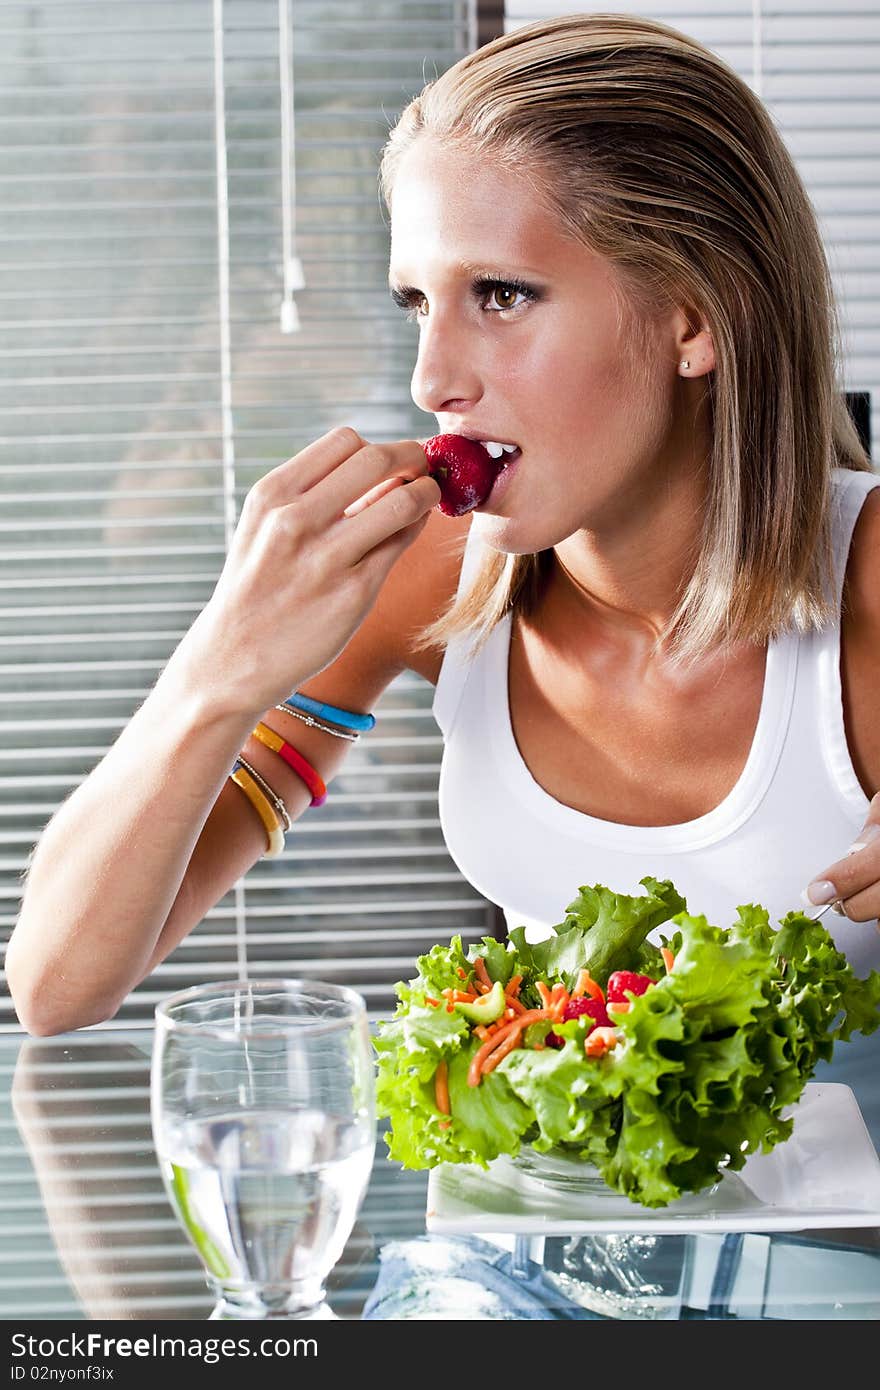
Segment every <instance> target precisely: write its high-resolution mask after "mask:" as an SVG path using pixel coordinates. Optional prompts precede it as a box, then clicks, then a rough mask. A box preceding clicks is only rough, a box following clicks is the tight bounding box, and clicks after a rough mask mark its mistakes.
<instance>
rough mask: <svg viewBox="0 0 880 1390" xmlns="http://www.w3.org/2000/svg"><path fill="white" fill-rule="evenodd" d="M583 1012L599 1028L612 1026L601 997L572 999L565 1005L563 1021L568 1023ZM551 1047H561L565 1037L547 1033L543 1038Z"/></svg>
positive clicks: (579, 1016)
mask: <svg viewBox="0 0 880 1390" xmlns="http://www.w3.org/2000/svg"><path fill="white" fill-rule="evenodd" d="M584 1014H586V1015H587V1017H588V1018H591V1019H592V1020H593V1027H594V1028H595V1027H596V1025H597V1024H598V1025H599V1027H601V1028H610V1027H612V1026H613V1025H612V1023H611V1019H610V1018H609V1017H608V1015H607V1013H606V1012H605V1005H604V1004H603V1003H602V1000H601V999H588V998H586V997H584V998H581V999H572V1000H571V1002H570V1003H568V1004H566V1006H565V1013H564V1014H563V1015H562V1021H563V1023H568V1021H569V1019H572V1018H581V1017H582V1016H583V1015H584ZM545 1041H546V1042H548V1043H549V1044H550V1046H551V1047H562V1045H563V1043H564V1041H565V1039H564V1038H560V1036H559V1034H558V1033H548V1034H547V1037H546V1039H545Z"/></svg>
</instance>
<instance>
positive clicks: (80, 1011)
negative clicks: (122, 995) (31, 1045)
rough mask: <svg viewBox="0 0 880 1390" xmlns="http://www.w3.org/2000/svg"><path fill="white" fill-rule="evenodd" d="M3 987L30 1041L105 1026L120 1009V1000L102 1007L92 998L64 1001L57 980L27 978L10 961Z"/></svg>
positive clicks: (16, 963)
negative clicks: (94, 1024) (59, 992)
mask: <svg viewBox="0 0 880 1390" xmlns="http://www.w3.org/2000/svg"><path fill="white" fill-rule="evenodd" d="M6 984H7V988H8V989H9V994H10V997H11V999H12V1004H13V1008H14V1009H15V1014H16V1017H17V1019H18V1021H19V1023H20V1024H21V1026H22V1028H23V1029H24V1031H25V1032H26V1033H29V1034H30V1036H31V1037H33V1038H50V1037H55V1036H57V1035H58V1034H59V1033H72V1032H74V1031H75V1030H76V1029H77V1028H87V1027H88V1026H89V1025H90V1024H93V1023H104V1022H105V1021H106V1020H107V1019H110V1018H112V1017H113V1016H114V1014H115V1013H116V1012H117V1010H118V1009H119V1005H120V1002H121V1001H113V1002H112V1003H110V1004H105V1003H104V1002H102V1001H99V1000H94V999H78V1000H73V999H64V998H62V997H60V996H59V994H58V989H57V981H56V982H55V987H54V988H53V983H52V982H49V981H47V980H45V979H37V978H33V977H29V976H28V975H27V973H26V972H24V971H23V970H22V969H21V967H20V964H19V963H18V962H17V961H16V960H15V959H14V958H13V959H12V960H10V959H9V957H8V956H7V961H6Z"/></svg>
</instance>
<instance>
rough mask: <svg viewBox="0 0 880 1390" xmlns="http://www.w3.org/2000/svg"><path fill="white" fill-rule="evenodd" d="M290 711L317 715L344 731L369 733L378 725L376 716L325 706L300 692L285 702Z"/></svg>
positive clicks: (334, 706) (294, 693) (295, 692)
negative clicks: (351, 730)
mask: <svg viewBox="0 0 880 1390" xmlns="http://www.w3.org/2000/svg"><path fill="white" fill-rule="evenodd" d="M284 704H285V706H286V707H287V708H289V709H290V710H302V711H303V712H304V713H305V714H316V715H317V716H318V718H319V719H327V720H328V721H329V722H330V723H331V724H338V725H340V727H341V728H343V729H356V730H357V731H358V733H367V732H368V730H370V729H372V727H373V725H374V724H375V723H376V716H375V715H374V714H352V713H351V711H350V710H347V709H338V708H337V706H336V705H325V704H322V703H321V701H320V700H312V699H310V698H309V696H308V695H300V693H299V691H298V690H295V691H294V692H293V694H292V695H291V696H290V697H289V698H288V699H287V700H285V701H284Z"/></svg>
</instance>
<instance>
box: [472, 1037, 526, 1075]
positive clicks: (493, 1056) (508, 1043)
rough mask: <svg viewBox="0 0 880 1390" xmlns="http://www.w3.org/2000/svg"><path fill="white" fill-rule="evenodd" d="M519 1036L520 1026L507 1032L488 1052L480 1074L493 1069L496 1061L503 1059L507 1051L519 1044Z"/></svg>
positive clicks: (485, 1073)
mask: <svg viewBox="0 0 880 1390" xmlns="http://www.w3.org/2000/svg"><path fill="white" fill-rule="evenodd" d="M521 1037H522V1029H521V1028H514V1029H513V1031H512V1032H510V1033H508V1035H507V1037H506V1038H505V1039H504V1041H503V1042H500V1043H499V1044H498V1046H497V1047H496V1048H495V1051H494V1052H490V1053H489V1056H488V1057H487V1058H486V1060H485V1062H484V1063H483V1068H482V1075H483V1076H486V1075H488V1073H489V1072H490V1071H494V1070H495V1068H496V1067H497V1066H498V1063H499V1062H503V1061H504V1058H505V1057H506V1056H507V1054H508V1052H512V1051H513V1049H514V1048H515V1047H518V1046H519V1043H520V1039H521Z"/></svg>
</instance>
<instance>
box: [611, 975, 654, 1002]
mask: <svg viewBox="0 0 880 1390" xmlns="http://www.w3.org/2000/svg"><path fill="white" fill-rule="evenodd" d="M656 983H657V981H656V980H651V979H649V977H648V976H647V975H637V974H636V972H635V971H634V970H615V972H614V974H613V975H609V976H608V984H607V987H606V990H605V996H606V998H607V1000H608V1003H609V1004H625V1003H626V995H627V991H629V993H630V994H644V993H645V990H646V989H650V988H651V985H655V984H656Z"/></svg>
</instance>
